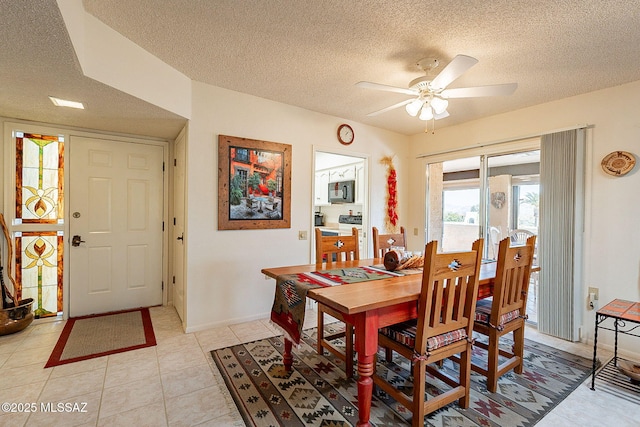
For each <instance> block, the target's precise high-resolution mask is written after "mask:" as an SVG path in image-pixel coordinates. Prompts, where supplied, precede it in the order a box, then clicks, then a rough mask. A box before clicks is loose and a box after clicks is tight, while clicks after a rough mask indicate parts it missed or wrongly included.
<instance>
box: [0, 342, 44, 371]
mask: <svg viewBox="0 0 640 427" xmlns="http://www.w3.org/2000/svg"><path fill="white" fill-rule="evenodd" d="M51 350H52V349H51V348H48V347H39V348H31V349H28V350H21V351H16V352H14V353H12V354H11V356H9V358H8V359H7V361H6V362H4V364H3V365H2V367H3V368H16V367H20V366H27V365H33V364H35V363H40V364H41V366H42V367H43V368H44V365H45V363H46V362H47V360H49V356H51Z"/></svg>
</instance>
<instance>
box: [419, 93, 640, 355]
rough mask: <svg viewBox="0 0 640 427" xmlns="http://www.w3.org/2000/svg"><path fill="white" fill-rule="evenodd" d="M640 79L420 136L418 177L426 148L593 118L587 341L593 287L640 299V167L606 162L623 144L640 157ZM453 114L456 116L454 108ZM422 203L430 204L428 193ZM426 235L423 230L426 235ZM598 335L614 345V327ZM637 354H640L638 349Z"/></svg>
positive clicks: (634, 347) (628, 343)
mask: <svg viewBox="0 0 640 427" xmlns="http://www.w3.org/2000/svg"><path fill="white" fill-rule="evenodd" d="M638 111H640V82H634V83H630V84H626V85H622V86H618V87H614V88H610V89H606V90H601V91H597V92H592V93H589V94H586V95H580V96H576V97H572V98H566V99H561V100H558V101H554V102H550V103H547V104H542V105H537V106H534V107H530V108H526V109H522V110H518V111H514V112H510V113H506V114H502V115H497V116H492V117H489V118H486V119H482V120H477V121H473V122H468V123H464V124H461V125H458V126H452V127H448V128H442V129H437V128H436V132H435V135H432V134H425V135H415V136H413V137H412V138H411V139H412V142H411V144H410V147H411V158H412V159H415V160H413V161H412V162H411V172H410V174H411V178H410V179H413V180H419V179H422V178H423V177H424V161H423V160H421V159H416V158H417V156H418V155H420V154H428V153H437V152H442V151H447V150H453V149H457V148H464V147H472V146H479V145H485V144H487V143H491V142H494V141H504V140H508V139H515V138H519V137H522V136H527V135H532V134H544V133H549V132H553V131H555V130H559V129H562V128H566V127H570V126H574V125H578V124H589V125H593V128H592V129H591V130H590V131H589V133H588V137H587V145H588V148H587V165H586V171H587V182H586V192H587V194H586V196H587V197H586V206H585V216H586V226H585V233H584V237H585V240H584V241H585V260H584V279H585V282H584V284H583V285H584V289H581V290H580V292H581V295H582V296H583V297H584V298H583V301H584V304H583V307H582V308H583V310H582V313H581V317H582V320H583V324H582V340H583V341H584V340H592V339H593V331H594V320H595V312H594V311H590V310H587V309H586V306H587V305H586V299H587V290H586V288H587V287H588V286H595V287H598V288H600V302H599V305H600V306H603V305H604V304H606V303H607V302H609V301H611V300H612V299H615V298H621V299H628V300H633V301H639V300H640V224H639V221H640V198H638V189H639V188H640V166H636V168H635V169H634V170H633V171H632V172H630V173H629V174H628V175H626V176H624V177H619V178H614V177H611V176H609V175H607V174H605V173H604V172H603V171H602V168H601V167H600V161H601V160H602V158H603V157H604V156H605V155H606V154H608V153H610V152H612V151H615V150H625V151H629V152H631V153H634V154H635V155H636V159H638V156H639V155H640V116H639V115H638ZM451 114H455V112H454V111H453V110H452V112H451ZM416 203H418V204H420V203H422V205H421V206H423V205H424V196H423V197H422V199H421V200H416ZM418 207H419V206H415V205H411V206H410V212H411V213H412V217H411V218H410V221H411V222H417V221H419V220H420V218H419V216H420V210H419V209H418ZM419 238H423V236H419ZM598 341H599V342H600V343H603V344H607V345H612V343H613V333H609V332H603V333H601V334H600V335H599V338H598ZM619 346H620V349H622V350H623V351H626V352H634V353H640V340H638V339H637V338H634V337H629V336H622V335H621V336H620V342H619ZM636 360H637V355H636Z"/></svg>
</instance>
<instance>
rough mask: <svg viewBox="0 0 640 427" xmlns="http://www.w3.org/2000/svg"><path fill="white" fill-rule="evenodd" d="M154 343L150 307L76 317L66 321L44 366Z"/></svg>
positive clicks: (76, 360)
mask: <svg viewBox="0 0 640 427" xmlns="http://www.w3.org/2000/svg"><path fill="white" fill-rule="evenodd" d="M154 345H156V337H155V334H154V333H153V325H152V323H151V315H150V314H149V309H148V308H137V309H134V310H125V311H118V312H113V313H104V314H97V315H91V316H82V317H75V318H72V319H69V320H67V323H66V324H65V326H64V329H63V330H62V333H61V334H60V338H58V342H57V344H56V346H55V347H54V349H53V352H52V353H51V356H50V357H49V361H48V362H47V364H46V365H45V366H44V367H45V368H50V367H52V366H58V365H63V364H65V363H73V362H79V361H81V360H87V359H92V358H94V357H101V356H107V355H109V354H114V353H122V352H125V351H130V350H136V349H139V348H144V347H151V346H154Z"/></svg>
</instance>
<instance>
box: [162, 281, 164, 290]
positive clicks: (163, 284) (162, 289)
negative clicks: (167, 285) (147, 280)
mask: <svg viewBox="0 0 640 427" xmlns="http://www.w3.org/2000/svg"><path fill="white" fill-rule="evenodd" d="M162 290H163V291H164V281H163V282H162Z"/></svg>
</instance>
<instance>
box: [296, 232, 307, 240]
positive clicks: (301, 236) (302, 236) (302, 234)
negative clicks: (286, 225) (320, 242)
mask: <svg viewBox="0 0 640 427" xmlns="http://www.w3.org/2000/svg"><path fill="white" fill-rule="evenodd" d="M298 240H307V232H306V231H305V230H300V231H298Z"/></svg>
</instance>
